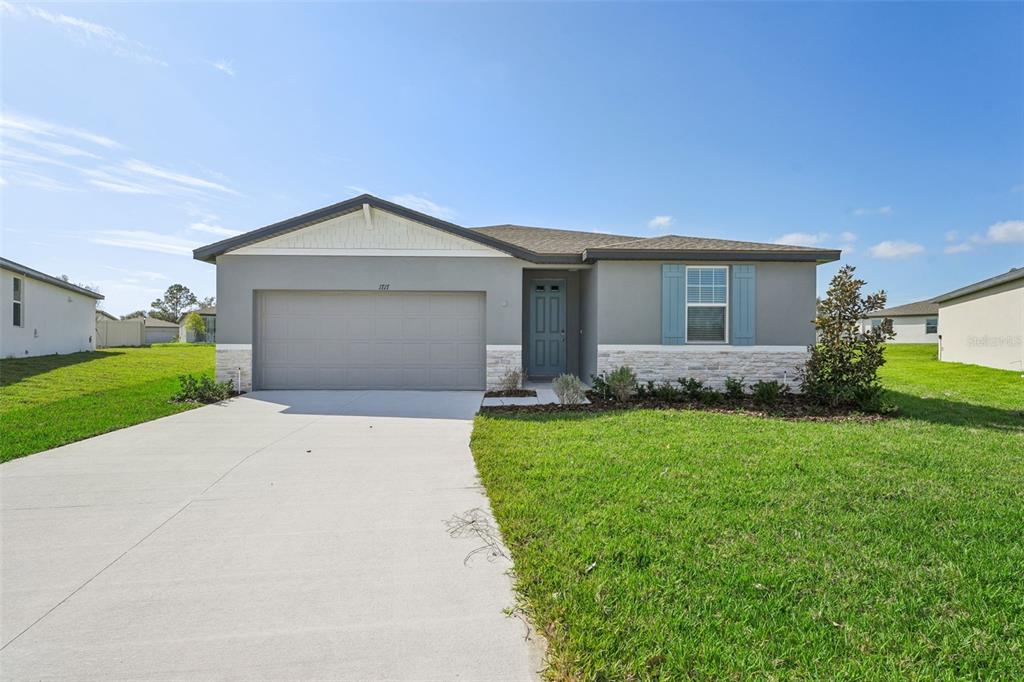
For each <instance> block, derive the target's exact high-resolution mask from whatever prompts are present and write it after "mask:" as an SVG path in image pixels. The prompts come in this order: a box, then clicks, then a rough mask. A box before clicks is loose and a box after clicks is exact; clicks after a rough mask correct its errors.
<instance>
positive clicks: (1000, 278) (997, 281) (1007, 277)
mask: <svg viewBox="0 0 1024 682" xmlns="http://www.w3.org/2000/svg"><path fill="white" fill-rule="evenodd" d="M1018 279H1024V268H1015V269H1013V270H1010V271H1009V272H1004V273H1003V274H1001V275H996V276H995V277H990V278H988V279H984V280H982V281H980V282H975V283H974V284H968V285H967V286H965V287H960V288H959V289H954V290H953V291H950V292H948V293H945V294H942V295H941V296H936V297H935V298H933V299H932V301H934V302H935V303H947V302H949V301H952V300H953V299H955V298H961V297H963V296H968V295H970V294H976V293H978V292H979V291H985V290H987V289H991V288H993V287H997V286H1000V285H1002V284H1007V283H1008V282H1015V281H1017V280H1018Z"/></svg>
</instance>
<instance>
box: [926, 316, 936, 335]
mask: <svg viewBox="0 0 1024 682" xmlns="http://www.w3.org/2000/svg"><path fill="white" fill-rule="evenodd" d="M930 320H935V331H933V332H930V331H928V327H929V324H928V322H929V321H930ZM924 333H925V334H938V333H939V318H937V317H926V318H924Z"/></svg>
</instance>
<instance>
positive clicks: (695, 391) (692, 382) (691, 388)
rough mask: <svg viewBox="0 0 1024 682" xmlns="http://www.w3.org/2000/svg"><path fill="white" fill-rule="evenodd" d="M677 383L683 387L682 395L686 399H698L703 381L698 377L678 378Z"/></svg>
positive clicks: (702, 387)
mask: <svg viewBox="0 0 1024 682" xmlns="http://www.w3.org/2000/svg"><path fill="white" fill-rule="evenodd" d="M679 385H680V386H682V387H683V391H682V393H683V395H684V396H686V398H687V399H688V400H700V394H701V392H702V391H703V390H704V382H703V381H701V380H700V379H694V378H692V377H690V378H689V379H679Z"/></svg>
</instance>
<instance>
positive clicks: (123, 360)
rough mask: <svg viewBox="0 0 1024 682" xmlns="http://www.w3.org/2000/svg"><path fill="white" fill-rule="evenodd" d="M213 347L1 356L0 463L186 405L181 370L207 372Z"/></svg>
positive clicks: (172, 346)
mask: <svg viewBox="0 0 1024 682" xmlns="http://www.w3.org/2000/svg"><path fill="white" fill-rule="evenodd" d="M213 358H214V348H213V346H212V345H207V344H185V343H173V344H161V345H154V346H143V347H141V348H109V349H103V350H98V351H95V352H90V353H74V354H69V355H44V356H38V357H33V358H18V359H8V360H0V434H2V438H0V462H6V461H8V460H11V459H15V458H17V457H23V456H25V455H29V454H32V453H35V452H41V451H43V450H47V449H49V448H54V447H57V446H59V445H65V444H67V443H72V442H74V441H78V440H82V439H84V438H89V437H91V436H96V435H99V434H101V433H106V432H108V431H113V430H115V429H121V428H124V427H126V426H132V425H134V424H140V423H142V422H146V421H149V420H151V419H157V418H158V417H165V416H167V415H170V414H175V413H177V412H183V411H185V410H189V409H192V408H193V407H196V405H191V404H187V403H172V402H170V397H171V396H172V395H173V394H174V393H175V392H176V391H177V389H178V376H179V375H181V374H196V375H199V374H209V375H211V376H212V375H213Z"/></svg>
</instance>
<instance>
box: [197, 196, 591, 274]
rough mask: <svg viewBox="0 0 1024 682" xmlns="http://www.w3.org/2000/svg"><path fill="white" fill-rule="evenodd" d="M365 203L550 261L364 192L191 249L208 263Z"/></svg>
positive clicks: (501, 248) (517, 253)
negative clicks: (218, 257) (230, 252)
mask: <svg viewBox="0 0 1024 682" xmlns="http://www.w3.org/2000/svg"><path fill="white" fill-rule="evenodd" d="M363 204H369V205H370V206H372V207H373V208H376V209H379V210H382V211H387V212H388V213H392V214H394V215H397V216H400V217H402V218H406V219H408V220H413V221H416V222H418V223H423V224H424V225H428V226H430V227H433V228H435V229H438V230H441V231H442V232H447V233H448V234H452V235H455V236H457V237H462V238H464V239H468V240H470V241H473V242H476V243H478V244H482V245H484V246H487V247H490V248H492V249H494V250H496V251H501V252H502V253H506V254H508V255H510V256H513V257H515V258H520V259H522V260H527V261H530V262H533V263H543V262H548V261H546V260H538V259H541V258H545V256H544V255H543V254H536V253H534V252H532V251H529V250H527V249H523V248H521V247H518V246H515V245H514V244H509V243H508V242H504V241H501V240H500V239H495V238H494V237H489V236H487V235H485V234H481V233H478V232H474V231H473V230H471V229H469V228H466V227H462V226H461V225H456V224H455V223H449V222H448V221H446V220H441V219H440V218H435V217H434V216H431V215H427V214H426V213H420V212H419V211H414V210H412V209H411V208H406V207H405V206H400V205H399V204H393V203H391V202H390V201H385V200H384V199H380V198H378V197H375V196H373V195H371V194H361V195H359V196H357V197H352V198H351V199H346V200H345V201H342V202H340V203H337V204H332V205H331V206H325V207H324V208H320V209H317V210H315V211H310V212H309V213H303V214H302V215H299V216H295V217H294V218H289V219H287V220H282V221H280V222H277V223H273V224H271V225H266V226H264V227H260V228H257V229H255V230H251V231H249V232H246V233H244V234H240V235H238V236H237V237H229V238H228V239H222V240H221V241H219V242H214V243H213V244H207V245H206V246H200V247H199V248H198V249H195V250H193V251H192V257H193V258H194V259H196V260H201V261H204V262H206V263H216V262H217V256H221V255H224V254H225V253H227V252H228V251H233V250H235V249H240V248H242V247H243V246H248V245H250V244H255V243H257V242H261V241H264V240H265V239H270V238H271V237H277V236H279V235H282V234H287V233H289V232H294V231H295V230H301V229H302V228H304V227H308V226H310V225H315V224H316V223H321V222H323V221H325V220H330V219H331V218H336V217H338V216H340V215H345V214H347V213H352V212H354V211H357V210H359V209H360V208H362V206H363ZM576 258H578V256H576ZM551 262H559V261H551Z"/></svg>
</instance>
